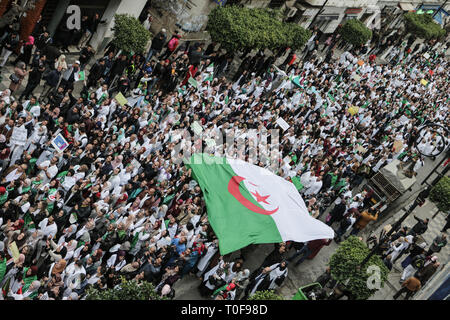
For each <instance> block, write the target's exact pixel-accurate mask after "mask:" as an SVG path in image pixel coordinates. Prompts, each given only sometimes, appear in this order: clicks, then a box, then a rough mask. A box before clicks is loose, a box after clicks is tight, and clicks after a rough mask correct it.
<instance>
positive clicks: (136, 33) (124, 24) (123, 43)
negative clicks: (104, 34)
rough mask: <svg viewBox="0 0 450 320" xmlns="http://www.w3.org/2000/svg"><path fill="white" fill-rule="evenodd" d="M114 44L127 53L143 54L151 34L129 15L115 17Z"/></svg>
mask: <svg viewBox="0 0 450 320" xmlns="http://www.w3.org/2000/svg"><path fill="white" fill-rule="evenodd" d="M112 30H113V31H114V39H113V43H114V44H115V45H116V46H117V47H118V48H119V49H121V50H122V51H123V52H127V53H131V52H133V53H143V52H144V51H145V47H146V46H147V43H148V41H149V40H150V37H151V33H150V32H149V31H148V30H147V29H145V28H144V26H143V25H142V24H141V23H140V22H139V20H138V19H136V18H135V17H133V16H131V15H128V14H116V15H115V16H114V28H113V29H112Z"/></svg>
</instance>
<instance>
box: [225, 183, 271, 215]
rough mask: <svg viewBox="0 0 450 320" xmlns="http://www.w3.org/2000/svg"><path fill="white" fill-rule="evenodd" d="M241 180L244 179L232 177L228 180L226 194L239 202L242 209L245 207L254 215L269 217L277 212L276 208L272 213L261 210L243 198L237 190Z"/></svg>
mask: <svg viewBox="0 0 450 320" xmlns="http://www.w3.org/2000/svg"><path fill="white" fill-rule="evenodd" d="M242 180H245V178H243V177H240V176H234V177H232V178H231V179H230V182H228V192H229V193H231V195H232V196H233V197H235V198H236V200H237V201H239V203H240V204H242V205H243V206H244V207H246V208H247V209H248V210H250V211H253V212H255V213H259V214H264V215H267V216H269V215H271V214H274V213H275V212H277V211H278V208H276V209H275V210H272V211H267V210H264V209H263V208H260V207H258V206H257V205H255V204H254V203H253V202H251V201H250V200H248V199H247V198H245V197H244V196H243V195H242V194H241V191H240V190H239V184H240V183H241V181H242Z"/></svg>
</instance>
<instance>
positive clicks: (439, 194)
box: [430, 177, 450, 212]
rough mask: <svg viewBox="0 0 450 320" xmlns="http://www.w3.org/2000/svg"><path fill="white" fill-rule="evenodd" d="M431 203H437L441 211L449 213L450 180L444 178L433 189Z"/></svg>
mask: <svg viewBox="0 0 450 320" xmlns="http://www.w3.org/2000/svg"><path fill="white" fill-rule="evenodd" d="M430 199H431V201H433V202H435V203H436V206H437V207H438V209H439V210H441V211H444V212H447V211H448V210H450V178H449V177H442V178H441V180H439V182H438V183H437V184H436V185H435V186H434V187H433V189H431V192H430Z"/></svg>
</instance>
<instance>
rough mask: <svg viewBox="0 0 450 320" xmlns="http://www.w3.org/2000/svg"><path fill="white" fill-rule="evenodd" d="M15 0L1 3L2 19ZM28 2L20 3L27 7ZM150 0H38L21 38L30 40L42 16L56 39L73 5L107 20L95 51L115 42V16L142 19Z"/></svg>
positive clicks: (96, 37)
mask: <svg viewBox="0 0 450 320" xmlns="http://www.w3.org/2000/svg"><path fill="white" fill-rule="evenodd" d="M14 1H15V0H0V19H1V16H2V15H3V14H4V13H5V12H7V11H8V10H9V9H10V7H11V4H12V2H14ZM25 2H26V1H23V0H22V1H19V2H18V3H20V4H24V3H25ZM146 4H147V0H133V1H130V0H95V1H94V0H38V1H36V6H35V9H34V10H30V11H28V12H26V13H25V14H24V15H23V16H22V18H21V38H22V39H26V37H28V35H30V34H31V32H32V31H33V29H34V27H35V25H36V22H37V21H38V20H39V18H40V17H41V21H42V24H43V25H47V26H48V31H49V32H50V34H51V35H52V36H55V35H57V34H58V33H61V32H64V27H65V25H66V21H67V18H68V17H69V14H68V12H67V8H68V7H69V6H71V5H77V6H79V8H80V10H81V15H88V16H93V15H94V14H95V13H98V14H99V16H100V17H101V20H103V21H106V22H105V23H102V24H100V25H99V27H98V29H97V32H96V33H95V34H94V35H93V37H92V40H91V45H92V46H93V47H94V48H95V49H100V50H101V49H102V48H104V47H105V46H106V45H107V43H108V42H109V41H110V40H111V39H112V35H113V31H112V30H111V28H112V27H113V26H114V15H115V14H130V15H132V16H134V17H136V18H137V17H139V16H140V14H141V13H142V11H143V9H144V7H145V5H146Z"/></svg>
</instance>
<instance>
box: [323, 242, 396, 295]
mask: <svg viewBox="0 0 450 320" xmlns="http://www.w3.org/2000/svg"><path fill="white" fill-rule="evenodd" d="M369 252H370V250H369V248H368V247H367V245H366V244H365V243H364V242H362V241H361V240H360V239H359V238H358V237H355V236H350V237H349V238H348V239H347V240H345V241H342V242H341V244H340V245H339V248H338V249H337V251H336V253H335V254H333V255H332V256H331V258H330V262H329V265H330V270H331V277H332V278H333V279H334V280H337V281H338V282H340V283H343V284H345V286H346V287H347V288H348V290H349V291H350V292H352V294H353V295H354V296H355V297H356V299H358V300H365V299H368V298H369V297H370V296H371V295H372V294H374V293H375V292H376V291H377V289H370V288H373V286H372V285H373V284H374V283H372V282H371V280H372V278H371V279H369V277H372V274H373V270H374V269H377V270H379V275H380V277H379V285H380V288H381V287H383V284H384V282H385V281H386V280H387V275H388V273H389V270H388V268H387V267H386V266H385V265H384V263H383V261H382V260H381V258H380V257H379V256H378V255H373V256H372V257H371V258H370V260H369V261H368V262H367V263H366V264H365V265H364V266H363V267H362V268H358V266H359V265H360V264H361V262H362V261H363V260H364V258H365V257H366V256H367V255H368V254H369ZM368 280H369V281H368ZM347 281H348V282H347ZM369 283H370V285H369ZM369 287H370V288H369ZM374 287H376V283H375V285H374Z"/></svg>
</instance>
